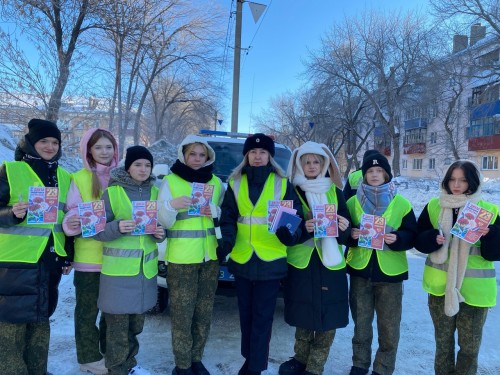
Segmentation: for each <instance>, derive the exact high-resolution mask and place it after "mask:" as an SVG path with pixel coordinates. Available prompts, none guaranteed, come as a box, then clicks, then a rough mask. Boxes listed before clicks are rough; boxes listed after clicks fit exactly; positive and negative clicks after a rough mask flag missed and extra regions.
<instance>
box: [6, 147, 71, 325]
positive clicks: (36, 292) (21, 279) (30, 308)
mask: <svg viewBox="0 0 500 375" xmlns="http://www.w3.org/2000/svg"><path fill="white" fill-rule="evenodd" d="M27 155H31V156H32V157H27ZM59 157H60V152H59V153H58V155H57V156H56V157H55V158H54V159H55V160H57V159H59ZM16 160H17V161H20V160H23V161H24V162H26V163H28V164H29V165H30V167H31V168H32V169H33V170H34V171H35V173H37V175H38V176H39V178H40V179H41V180H42V182H43V183H44V185H45V186H57V167H58V165H57V162H55V161H54V162H52V163H44V162H43V161H42V160H41V159H40V157H39V156H38V153H37V152H36V151H35V149H34V147H33V146H32V145H31V144H30V143H29V142H27V141H21V142H20V144H19V146H18V148H17V149H16ZM26 189H28V187H26ZM9 201H10V187H9V181H8V178H7V173H6V170H5V167H4V166H3V165H2V166H0V228H6V227H10V226H12V225H16V224H19V223H20V222H21V221H22V220H21V219H18V218H16V217H15V216H14V214H13V213H12V207H11V206H9V205H8V203H9ZM0 235H1V234H0ZM53 245H54V240H53V238H52V235H51V236H50V238H49V240H48V242H47V246H46V247H45V249H44V251H43V253H42V256H41V257H40V259H39V260H38V262H37V263H34V264H31V263H20V262H0V322H7V323H30V322H41V321H46V320H48V319H49V317H50V316H51V315H52V314H53V313H54V311H55V309H56V306H57V298H58V285H59V281H60V279H61V274H62V266H65V265H69V263H67V261H66V259H63V258H60V257H59V256H58V255H57V254H56V253H55V252H54V251H51V248H52V249H53ZM0 251H2V249H0Z"/></svg>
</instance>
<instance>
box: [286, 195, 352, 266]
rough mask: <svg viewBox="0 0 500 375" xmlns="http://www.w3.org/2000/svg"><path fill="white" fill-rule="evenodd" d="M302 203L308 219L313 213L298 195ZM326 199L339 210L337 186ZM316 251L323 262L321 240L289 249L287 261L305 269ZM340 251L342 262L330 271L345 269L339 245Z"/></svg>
mask: <svg viewBox="0 0 500 375" xmlns="http://www.w3.org/2000/svg"><path fill="white" fill-rule="evenodd" d="M297 195H298V197H299V199H300V201H301V202H302V210H303V212H304V217H308V214H309V212H310V211H311V210H310V208H309V206H308V205H307V202H305V201H304V200H303V199H302V196H301V195H300V194H298V193H297ZM326 197H327V199H328V203H331V204H335V206H336V207H337V208H338V201H337V191H336V188H335V185H332V187H331V188H330V190H328V191H327V193H326ZM314 249H316V250H317V251H318V255H319V257H320V259H321V260H323V249H322V247H321V238H318V239H315V238H310V239H308V240H307V241H306V242H304V243H302V244H300V245H295V246H292V247H289V248H287V261H288V263H289V264H291V265H292V266H294V267H295V268H300V269H304V268H306V267H307V266H308V265H309V261H310V260H311V255H312V253H313V251H314ZM338 251H339V253H340V256H341V259H342V262H341V263H339V264H337V265H336V266H333V267H327V268H328V269H330V270H339V269H342V268H345V259H344V254H343V253H342V245H340V244H339V245H338Z"/></svg>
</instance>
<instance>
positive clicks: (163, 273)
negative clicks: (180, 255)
mask: <svg viewBox="0 0 500 375" xmlns="http://www.w3.org/2000/svg"><path fill="white" fill-rule="evenodd" d="M158 276H160V277H167V265H166V264H165V262H164V261H162V260H159V261H158Z"/></svg>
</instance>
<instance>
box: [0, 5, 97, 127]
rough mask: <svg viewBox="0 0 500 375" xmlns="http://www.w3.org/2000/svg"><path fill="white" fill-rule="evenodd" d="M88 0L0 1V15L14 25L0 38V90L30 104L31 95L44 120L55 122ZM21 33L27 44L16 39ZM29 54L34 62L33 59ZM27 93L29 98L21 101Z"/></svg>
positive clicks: (89, 19)
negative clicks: (41, 108) (39, 106)
mask: <svg viewBox="0 0 500 375" xmlns="http://www.w3.org/2000/svg"><path fill="white" fill-rule="evenodd" d="M97 4H99V2H94V1H93V0H59V1H51V0H1V2H0V5H1V15H2V19H3V20H5V21H8V22H12V23H13V24H15V29H14V30H8V29H4V31H3V33H2V35H1V38H0V43H1V49H2V56H1V57H0V66H1V67H2V69H1V72H2V73H1V75H0V82H1V83H0V88H1V89H2V91H3V92H6V93H9V94H10V95H11V96H12V97H13V98H15V99H17V100H21V101H23V102H24V103H26V104H29V105H31V106H33V104H34V102H35V103H36V101H33V100H32V95H33V94H34V93H35V95H36V98H37V99H38V101H39V105H40V104H42V105H43V108H44V109H45V110H44V112H45V117H46V118H47V119H48V120H52V121H57V119H58V117H59V110H60V108H61V99H62V97H63V94H64V91H65V89H66V86H67V84H68V81H69V78H70V73H71V69H72V67H73V66H74V64H75V62H74V57H75V54H76V52H77V48H78V46H79V43H78V42H79V40H80V39H81V36H82V34H83V33H84V32H86V31H87V30H88V29H90V28H92V27H93V26H94V22H95V18H94V17H93V14H94V11H95V8H96V7H97V6H98V5H97ZM20 34H22V35H23V36H24V37H26V38H27V40H28V43H31V44H32V48H31V49H30V50H29V51H27V50H26V48H25V44H27V43H21V41H20V40H19V39H18V38H19V35H20ZM34 56H37V57H38V62H37V63H35V62H33V61H34V60H36V59H34ZM25 94H30V95H29V96H30V97H31V99H29V100H28V99H27V98H28V96H27V95H25Z"/></svg>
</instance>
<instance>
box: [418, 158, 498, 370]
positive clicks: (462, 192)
mask: <svg viewBox="0 0 500 375" xmlns="http://www.w3.org/2000/svg"><path fill="white" fill-rule="evenodd" d="M468 202H469V203H473V204H474V205H475V207H476V209H477V207H479V208H480V209H481V210H483V211H482V213H481V211H479V210H478V214H477V216H476V217H474V216H475V215H473V214H472V213H471V212H465V213H464V215H463V217H460V216H461V214H462V211H463V210H464V207H465V205H466V204H467V203H468ZM481 218H483V219H484V220H486V219H488V221H489V222H490V224H489V225H487V226H486V224H487V223H488V221H486V222H485V225H482V226H479V225H477V219H481ZM457 222H459V223H461V224H463V225H464V227H465V226H467V227H469V228H470V229H471V230H472V231H475V232H477V234H480V235H481V236H480V238H479V239H478V240H477V241H476V242H475V243H473V244H471V243H469V242H470V241H469V242H467V241H465V240H464V239H462V238H461V237H460V236H457V235H454V234H452V233H450V231H451V229H452V227H453V226H454V224H455V223H457ZM473 223H474V224H473ZM499 243H500V220H498V207H497V206H496V205H494V204H491V203H488V202H486V201H484V200H482V197H481V175H480V173H479V170H478V169H477V167H476V166H475V164H474V163H472V162H470V161H467V160H459V161H456V162H454V163H453V164H451V165H450V167H449V168H448V171H447V172H446V174H445V176H444V178H443V181H442V182H441V193H440V195H439V197H437V198H432V199H431V200H430V201H429V203H428V204H427V205H426V206H425V208H424V209H423V211H422V213H421V214H420V217H419V218H418V236H417V240H416V243H415V247H416V249H417V250H419V251H421V252H423V253H426V254H429V255H428V257H427V260H426V262H425V267H424V277H423V282H422V285H423V288H424V290H425V291H426V292H427V293H429V303H428V306H429V312H430V315H431V318H432V322H433V324H434V331H435V338H436V354H435V360H434V370H435V373H436V374H438V375H441V374H452V373H457V374H475V373H477V368H478V355H479V348H480V345H481V337H482V333H483V326H484V323H485V321H486V316H487V314H488V309H489V308H490V307H493V306H495V305H496V298H497V281H496V277H495V267H494V265H493V261H498V260H500V246H499V245H498V244H499ZM455 331H456V332H458V345H459V346H460V350H459V351H458V354H457V355H455ZM455 358H456V360H455Z"/></svg>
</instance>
